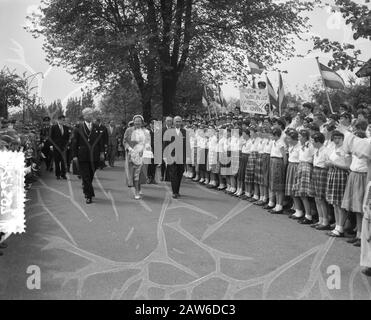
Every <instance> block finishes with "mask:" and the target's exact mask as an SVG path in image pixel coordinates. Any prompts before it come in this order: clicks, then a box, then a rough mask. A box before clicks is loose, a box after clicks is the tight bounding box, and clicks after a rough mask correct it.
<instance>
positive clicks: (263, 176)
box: [254, 127, 272, 206]
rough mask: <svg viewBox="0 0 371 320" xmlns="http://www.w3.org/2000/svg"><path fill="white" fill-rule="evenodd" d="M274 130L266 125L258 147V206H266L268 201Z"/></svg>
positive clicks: (256, 203)
mask: <svg viewBox="0 0 371 320" xmlns="http://www.w3.org/2000/svg"><path fill="white" fill-rule="evenodd" d="M271 135H272V130H271V129H270V128H269V127H266V128H264V129H263V130H262V133H261V140H260V144H259V147H258V164H257V167H258V168H257V172H256V179H255V180H256V183H257V184H258V187H259V194H260V199H259V201H257V202H255V203H254V204H255V205H257V206H264V205H266V204H267V202H268V197H269V191H268V181H269V159H270V152H271V148H272V140H271V138H272V137H271Z"/></svg>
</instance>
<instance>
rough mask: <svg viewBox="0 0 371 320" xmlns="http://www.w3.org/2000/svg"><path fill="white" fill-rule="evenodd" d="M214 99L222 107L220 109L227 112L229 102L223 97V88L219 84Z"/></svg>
mask: <svg viewBox="0 0 371 320" xmlns="http://www.w3.org/2000/svg"><path fill="white" fill-rule="evenodd" d="M214 97H215V102H216V103H217V104H218V105H219V106H220V108H221V109H222V110H223V109H225V110H223V111H226V110H227V100H225V98H224V95H223V90H222V87H221V86H220V85H219V84H217V86H216V91H215V94H214Z"/></svg>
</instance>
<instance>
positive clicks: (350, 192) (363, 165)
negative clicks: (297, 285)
mask: <svg viewBox="0 0 371 320" xmlns="http://www.w3.org/2000/svg"><path fill="white" fill-rule="evenodd" d="M354 135H355V136H356V137H358V138H361V139H365V138H366V134H365V132H364V131H357V132H355V133H354ZM367 171H368V166H367V159H366V158H358V157H357V156H356V155H354V154H353V155H352V164H351V165H350V174H349V178H348V181H347V185H346V188H345V192H344V198H343V201H342V204H341V207H342V208H343V209H344V210H347V211H348V212H349V213H351V214H354V215H355V216H356V221H357V235H356V237H355V238H354V239H351V240H349V241H348V242H349V243H353V245H354V246H356V247H360V246H361V232H362V218H363V197H364V194H365V192H366V186H367Z"/></svg>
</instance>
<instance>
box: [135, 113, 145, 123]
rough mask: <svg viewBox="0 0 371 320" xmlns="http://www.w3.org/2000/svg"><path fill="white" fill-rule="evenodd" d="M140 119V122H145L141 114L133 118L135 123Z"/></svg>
mask: <svg viewBox="0 0 371 320" xmlns="http://www.w3.org/2000/svg"><path fill="white" fill-rule="evenodd" d="M137 118H139V119H140V120H142V122H144V118H143V117H142V116H141V115H140V114H137V115H135V116H134V117H133V122H134V121H135V119H137Z"/></svg>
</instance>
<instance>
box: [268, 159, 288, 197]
mask: <svg viewBox="0 0 371 320" xmlns="http://www.w3.org/2000/svg"><path fill="white" fill-rule="evenodd" d="M285 178H286V172H285V164H284V162H283V158H275V157H271V158H270V168H269V188H270V190H271V191H272V192H285Z"/></svg>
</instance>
